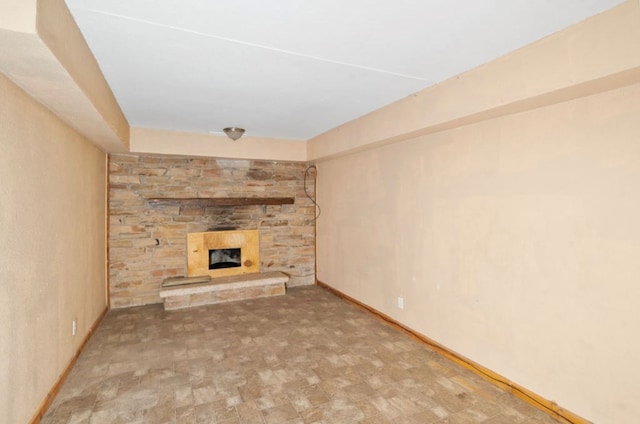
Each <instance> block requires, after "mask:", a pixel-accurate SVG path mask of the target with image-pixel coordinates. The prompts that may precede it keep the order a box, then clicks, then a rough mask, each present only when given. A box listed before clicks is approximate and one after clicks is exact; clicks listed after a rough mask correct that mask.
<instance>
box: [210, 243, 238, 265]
mask: <svg viewBox="0 0 640 424" xmlns="http://www.w3.org/2000/svg"><path fill="white" fill-rule="evenodd" d="M240 258H241V255H240V248H237V249H209V269H221V268H235V267H240V266H241V259H240Z"/></svg>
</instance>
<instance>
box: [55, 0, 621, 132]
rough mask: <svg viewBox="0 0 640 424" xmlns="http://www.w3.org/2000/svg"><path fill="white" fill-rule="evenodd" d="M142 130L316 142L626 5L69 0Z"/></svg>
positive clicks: (523, 0)
mask: <svg viewBox="0 0 640 424" xmlns="http://www.w3.org/2000/svg"><path fill="white" fill-rule="evenodd" d="M66 2H67V4H68V6H69V7H70V9H71V12H72V14H73V16H74V18H75V19H76V21H77V23H78V25H79V27H80V29H81V31H82V33H83V35H84V36H85V38H86V40H87V42H88V44H89V47H90V48H91V50H92V51H93V53H94V55H95V57H96V59H97V61H98V63H99V65H100V67H101V69H102V71H103V73H104V75H105V77H106V79H107V82H108V83H109V84H110V86H111V88H112V90H113V92H114V94H115V96H116V98H117V100H118V102H119V104H120V106H121V108H122V110H123V111H124V113H125V115H126V117H127V119H128V120H129V123H130V124H131V125H132V126H134V127H146V128H157V129H169V130H179V131H192V132H220V131H221V130H222V128H224V127H227V126H240V127H244V128H246V129H247V133H246V134H247V135H251V136H261V137H275V138H287V139H302V140H306V139H309V138H311V137H313V136H315V135H318V134H320V133H322V132H325V131H327V130H330V129H332V128H334V127H336V126H338V125H340V124H343V123H345V122H348V121H350V120H352V119H355V118H357V117H359V116H362V115H364V114H366V113H368V112H370V111H373V110H375V109H378V108H380V107H382V106H384V105H386V104H388V103H391V102H393V101H395V100H398V99H401V98H403V97H406V96H407V95H410V94H412V93H414V92H416V91H419V90H421V89H423V88H426V87H428V86H430V85H432V84H435V83H437V82H440V81H443V80H445V79H447V78H450V77H453V76H455V75H457V74H459V73H461V72H464V71H467V70H470V69H472V68H474V67H476V66H478V65H480V64H482V63H485V62H488V61H490V60H492V59H495V58H497V57H500V56H502V55H504V54H506V53H508V52H510V51H513V50H516V49H518V48H520V47H522V46H524V45H526V44H529V43H531V42H534V41H536V40H538V39H540V38H543V37H545V36H547V35H549V34H551V33H554V32H556V31H558V30H560V29H562V28H565V27H567V26H569V25H571V24H574V23H576V22H579V21H581V20H583V19H585V18H587V17H588V16H591V15H594V14H596V13H599V12H601V11H603V10H605V9H608V8H610V7H613V6H615V5H617V4H619V3H621V2H622V0H561V1H558V0H457V1H452V0H430V1H427V0H393V1H391V0H381V1H371V0H348V1H345V0H304V1H301V0H278V1H273V2H265V1H260V0H216V1H210V0H66Z"/></svg>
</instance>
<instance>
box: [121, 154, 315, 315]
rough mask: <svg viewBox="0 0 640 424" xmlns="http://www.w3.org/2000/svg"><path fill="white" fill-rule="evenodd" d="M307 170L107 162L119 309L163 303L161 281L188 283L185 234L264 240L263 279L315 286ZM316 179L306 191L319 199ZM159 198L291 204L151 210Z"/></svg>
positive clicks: (171, 160)
mask: <svg viewBox="0 0 640 424" xmlns="http://www.w3.org/2000/svg"><path fill="white" fill-rule="evenodd" d="M306 167H307V164H306V163H303V162H274V161H256V160H227V159H215V158H183V157H168V156H151V155H119V154H112V155H111V156H110V166H109V182H110V187H109V215H110V220H109V289H110V298H111V306H112V307H114V308H119V307H126V306H135V305H144V304H149V303H160V302H161V301H162V300H161V298H160V296H159V293H160V290H161V284H162V281H163V280H164V279H166V278H170V277H177V276H186V275H187V259H186V254H187V253H186V250H187V247H186V246H187V244H186V243H187V233H191V232H203V231H211V230H220V229H229V228H234V229H238V230H245V229H258V230H259V232H260V271H261V272H266V271H282V272H285V273H287V274H289V275H290V276H291V279H290V281H289V285H290V286H297V285H305V284H313V283H314V281H315V219H314V218H315V207H314V205H313V203H312V201H311V200H310V199H309V198H307V196H306V195H305V193H304V172H305V169H306ZM312 175H313V174H311V176H310V178H309V179H308V180H307V191H308V192H309V193H310V194H311V195H312V196H313V195H314V193H315V187H314V180H313V178H312ZM154 197H294V198H295V203H294V204H292V205H278V206H215V207H193V206H179V205H175V206H166V205H163V206H150V205H149V204H148V203H147V201H146V199H148V198H154Z"/></svg>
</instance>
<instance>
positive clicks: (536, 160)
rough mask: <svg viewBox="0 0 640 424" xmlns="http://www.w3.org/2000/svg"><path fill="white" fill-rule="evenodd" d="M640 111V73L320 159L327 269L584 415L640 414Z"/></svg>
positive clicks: (344, 284)
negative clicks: (593, 90)
mask: <svg viewBox="0 0 640 424" xmlns="http://www.w3.org/2000/svg"><path fill="white" fill-rule="evenodd" d="M638 116H640V84H636V85H633V86H630V87H626V88H622V89H617V90H614V91H610V92H606V93H602V94H599V95H594V96H591V97H586V98H582V99H579V100H575V101H570V102H566V103H561V104H557V105H554V106H550V107H546V108H540V109H536V110H532V111H529V112H525V113H521V114H515V115H510V116H506V117H502V118H498V119H494V120H489V121H485V122H482V123H478V124H475V125H470V126H466V127H461V128H458V129H454V130H450V131H445V132H441V133H437V134H433V135H430V136H425V137H421V138H416V139H413V140H409V141H406V142H402V143H398V144H394V145H391V146H386V147H381V148H376V149H370V150H366V151H364V152H360V153H355V154H352V155H346V156H343V157H340V158H337V159H332V160H328V161H324V162H320V164H319V172H318V189H317V190H318V191H317V192H318V200H319V203H320V205H321V207H322V211H323V212H322V215H321V217H320V220H319V222H318V228H317V240H318V252H317V259H318V278H319V280H321V281H323V282H326V283H328V284H330V285H332V286H334V287H336V288H337V289H339V290H341V291H343V292H345V293H347V294H348V295H350V296H353V297H355V298H357V299H359V300H361V301H363V302H364V303H366V304H368V305H371V306H373V307H374V308H376V309H378V310H380V311H382V312H384V313H386V314H388V315H390V316H392V317H394V318H395V319H397V320H399V321H401V322H403V323H405V324H406V325H408V326H409V327H411V328H413V329H415V330H417V331H419V332H421V333H423V334H425V335H427V336H428V337H430V338H432V339H434V340H436V341H438V342H440V343H442V344H444V345H445V346H447V347H449V348H451V349H453V350H454V351H456V352H458V353H460V354H462V355H464V356H466V357H468V358H471V359H472V360H474V361H476V362H478V363H480V364H482V365H485V366H487V367H488V368H490V369H492V370H494V371H496V372H498V373H500V374H502V375H504V376H506V377H507V378H509V379H511V380H513V381H515V382H516V383H518V384H520V385H522V386H524V387H526V388H528V389H531V390H533V391H534V392H536V393H538V394H540V395H542V396H544V397H546V398H548V399H551V400H556V401H557V402H558V403H559V404H560V405H561V406H563V407H565V408H567V409H569V410H572V411H573V412H575V413H578V414H579V415H582V416H585V417H586V418H588V419H591V420H594V421H595V422H602V423H605V422H607V423H613V422H615V423H632V422H637V417H638V416H640V404H638V402H637V400H638V399H640V380H639V379H638V378H637V372H635V370H636V368H637V364H636V359H637V358H639V357H640V339H638V337H637V335H638V334H640V320H639V319H638V317H639V315H638V314H639V313H638V305H640V284H638V281H639V280H638V276H639V275H640V260H639V259H638V258H640V220H639V219H638V217H640V195H639V194H638V193H640V120H638ZM398 296H403V297H404V302H405V308H404V309H403V310H400V309H398V308H397V307H396V299H397V297H398Z"/></svg>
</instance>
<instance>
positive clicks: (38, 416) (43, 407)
mask: <svg viewBox="0 0 640 424" xmlns="http://www.w3.org/2000/svg"><path fill="white" fill-rule="evenodd" d="M108 311H109V307H108V306H107V307H105V308H104V311H102V313H100V316H99V317H98V319H96V321H95V322H94V323H93V325H92V326H91V328H90V329H89V332H88V333H87V335H86V336H85V337H84V340H82V343H81V344H80V346H79V347H78V350H76V353H75V354H74V355H73V357H72V358H71V360H70V361H69V364H68V365H67V367H66V368H65V369H64V371H63V372H62V374H60V377H58V379H57V380H56V382H55V383H54V384H53V387H51V390H49V393H47V396H45V398H44V399H43V400H42V402H41V403H40V406H39V407H38V409H37V410H36V412H35V413H34V414H33V417H32V418H31V420H30V421H29V424H38V423H39V422H40V420H42V417H44V414H45V413H46V412H47V410H48V409H49V406H51V402H53V399H54V398H55V397H56V395H57V394H58V392H59V391H60V388H61V387H62V384H63V383H64V382H65V380H66V379H67V377H68V376H69V373H70V372H71V369H72V368H73V366H74V365H75V363H76V361H77V360H78V357H79V356H80V353H82V351H83V349H84V347H85V346H86V345H87V342H88V341H89V339H90V338H91V336H92V335H93V333H94V332H95V331H96V329H97V328H98V325H100V323H101V322H102V319H103V318H104V316H105V315H106V314H107V312H108Z"/></svg>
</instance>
